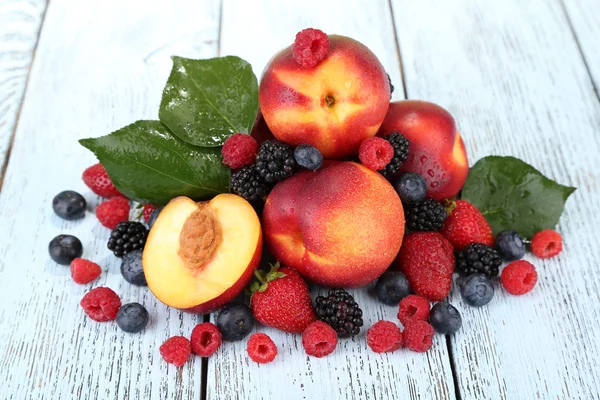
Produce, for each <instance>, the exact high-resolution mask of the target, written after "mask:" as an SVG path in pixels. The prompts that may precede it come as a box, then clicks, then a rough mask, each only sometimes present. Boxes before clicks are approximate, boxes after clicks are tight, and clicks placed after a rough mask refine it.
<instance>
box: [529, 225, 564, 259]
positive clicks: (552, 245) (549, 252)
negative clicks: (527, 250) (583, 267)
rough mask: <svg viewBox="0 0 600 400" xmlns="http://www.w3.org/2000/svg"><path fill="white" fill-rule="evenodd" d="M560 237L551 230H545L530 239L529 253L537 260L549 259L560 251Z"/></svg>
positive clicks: (561, 245)
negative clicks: (537, 258)
mask: <svg viewBox="0 0 600 400" xmlns="http://www.w3.org/2000/svg"><path fill="white" fill-rule="evenodd" d="M562 247H563V244H562V236H561V235H560V233H558V232H556V231H553V230H552V229H545V230H543V231H540V232H538V233H536V234H535V235H533V237H532V238H531V252H532V253H533V254H535V255H536V256H537V257H539V258H550V257H554V256H556V255H558V254H559V253H560V252H561V251H562Z"/></svg>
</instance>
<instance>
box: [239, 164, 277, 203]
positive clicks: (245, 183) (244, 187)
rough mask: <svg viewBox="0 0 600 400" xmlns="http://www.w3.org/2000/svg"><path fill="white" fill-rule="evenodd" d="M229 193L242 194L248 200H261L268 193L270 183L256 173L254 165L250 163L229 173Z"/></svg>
mask: <svg viewBox="0 0 600 400" xmlns="http://www.w3.org/2000/svg"><path fill="white" fill-rule="evenodd" d="M230 188H231V193H235V194H237V195H238V196H242V197H243V198H245V199H246V200H248V201H249V202H251V203H252V202H256V201H263V200H264V198H265V197H266V196H267V194H268V193H269V188H270V185H269V184H268V183H267V182H265V180H264V179H263V178H261V176H260V175H259V173H258V170H257V169H256V166H254V165H250V166H248V167H243V168H240V169H238V170H237V171H234V172H233V173H232V174H231V182H230Z"/></svg>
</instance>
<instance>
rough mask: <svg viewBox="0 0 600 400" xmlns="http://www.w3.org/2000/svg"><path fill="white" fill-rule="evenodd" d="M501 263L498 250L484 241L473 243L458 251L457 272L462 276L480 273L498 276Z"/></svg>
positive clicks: (491, 276) (490, 276)
mask: <svg viewBox="0 0 600 400" xmlns="http://www.w3.org/2000/svg"><path fill="white" fill-rule="evenodd" d="M501 264H502V260H501V259H500V255H498V252H497V251H496V250H494V249H493V248H491V247H490V246H486V245H485V244H483V243H471V244H470V245H468V246H467V247H465V248H464V249H462V250H461V251H459V252H458V253H456V272H458V273H459V274H460V275H462V276H469V275H473V274H478V273H479V274H483V275H485V276H486V277H487V278H493V277H494V276H498V272H499V270H500V265H501Z"/></svg>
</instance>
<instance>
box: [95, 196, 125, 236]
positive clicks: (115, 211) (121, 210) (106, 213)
mask: <svg viewBox="0 0 600 400" xmlns="http://www.w3.org/2000/svg"><path fill="white" fill-rule="evenodd" d="M96 217H97V218H98V221H100V223H101V224H102V225H104V226H105V227H107V228H108V229H115V228H116V227H117V224H118V223H119V222H123V221H127V220H128V219H129V200H127V199H126V198H125V197H114V198H112V199H110V200H106V201H104V202H102V204H100V205H99V206H98V207H97V208H96Z"/></svg>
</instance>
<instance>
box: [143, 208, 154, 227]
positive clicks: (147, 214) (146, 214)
mask: <svg viewBox="0 0 600 400" xmlns="http://www.w3.org/2000/svg"><path fill="white" fill-rule="evenodd" d="M154 210H156V207H154V206H153V205H152V204H144V211H143V215H144V221H146V223H148V221H149V220H150V216H151V215H152V212H154Z"/></svg>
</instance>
